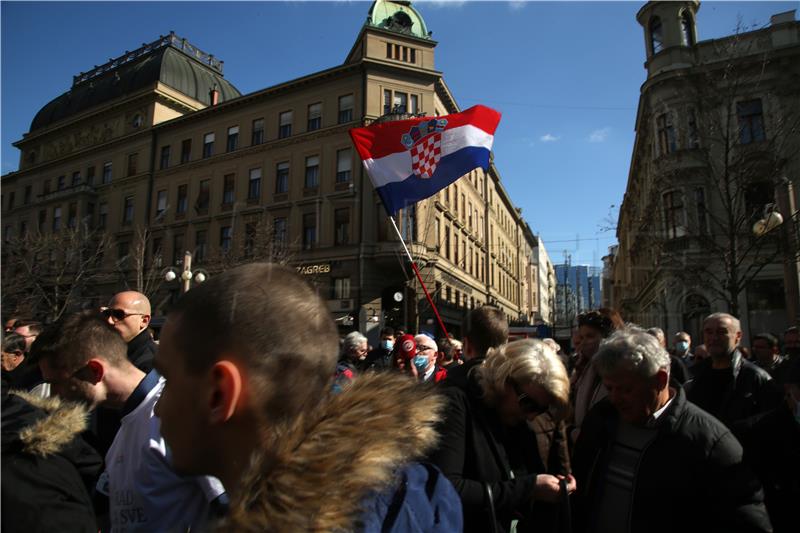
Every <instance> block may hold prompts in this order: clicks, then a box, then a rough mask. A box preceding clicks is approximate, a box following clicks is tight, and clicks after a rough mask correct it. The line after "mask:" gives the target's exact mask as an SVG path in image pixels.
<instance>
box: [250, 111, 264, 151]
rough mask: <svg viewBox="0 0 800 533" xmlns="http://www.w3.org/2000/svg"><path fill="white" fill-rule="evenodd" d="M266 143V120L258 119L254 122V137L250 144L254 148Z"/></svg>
mask: <svg viewBox="0 0 800 533" xmlns="http://www.w3.org/2000/svg"><path fill="white" fill-rule="evenodd" d="M263 142H264V119H263V118H257V119H255V120H254V121H253V135H252V138H251V139H250V144H252V145H253V146H255V145H257V144H261V143H263Z"/></svg>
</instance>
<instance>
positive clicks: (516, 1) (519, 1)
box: [508, 0, 527, 11]
mask: <svg viewBox="0 0 800 533" xmlns="http://www.w3.org/2000/svg"><path fill="white" fill-rule="evenodd" d="M526 3H527V2H526V1H525V0H511V1H510V2H509V3H508V7H509V9H511V11H519V10H520V9H522V8H523V7H525V4H526Z"/></svg>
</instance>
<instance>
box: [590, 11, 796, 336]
mask: <svg viewBox="0 0 800 533" xmlns="http://www.w3.org/2000/svg"><path fill="white" fill-rule="evenodd" d="M699 8H700V3H699V2H697V1H680V2H648V3H647V4H645V5H644V6H643V7H642V9H641V10H640V11H639V13H638V15H637V19H638V21H639V23H640V24H641V25H642V27H643V28H644V36H645V46H646V55H647V61H646V62H645V68H646V70H647V79H646V81H645V82H644V84H643V85H642V87H641V97H640V100H639V107H638V113H637V117H636V139H635V143H634V148H633V156H632V161H631V167H630V173H629V176H628V183H627V188H626V191H625V197H624V200H623V203H622V206H621V209H620V213H619V220H618V225H617V238H618V242H619V244H618V248H616V249H614V250H613V251H612V252H611V253H610V254H609V256H607V257H606V258H604V262H605V263H606V267H607V268H606V270H607V272H608V273H607V276H608V277H610V278H612V279H611V282H612V284H611V286H610V287H609V289H610V290H609V292H610V294H609V296H610V299H611V302H610V303H611V304H612V305H614V306H615V307H617V308H619V309H620V310H621V311H622V313H623V316H624V318H625V319H626V320H629V321H633V322H637V323H640V324H642V325H644V326H660V327H662V328H663V329H664V330H665V331H667V332H668V333H670V334H671V333H674V332H676V331H678V330H686V331H688V332H689V333H691V334H692V335H693V337H694V338H695V339H697V338H698V337H699V335H700V328H701V320H702V318H703V317H704V316H705V315H707V314H709V313H710V312H714V311H727V312H731V313H733V314H736V315H738V316H739V317H740V319H741V320H742V325H743V330H744V331H745V335H747V334H748V332H749V333H757V332H759V331H762V330H763V331H772V332H780V331H782V330H783V328H785V327H786V326H787V325H788V324H789V323H790V322H794V321H795V317H794V316H791V317H790V316H788V315H789V314H794V313H795V312H796V305H797V299H798V296H797V292H796V281H797V274H796V273H797V268H796V267H797V252H796V250H797V247H796V238H797V237H796V235H797V229H796V228H797V227H796V212H792V211H793V210H792V209H786V208H785V206H784V204H785V205H789V202H788V200H789V195H790V194H791V195H793V193H792V192H791V186H792V185H794V186H795V188H796V186H797V184H798V180H800V155H798V154H800V146H798V141H799V140H800V135H798V131H799V130H798V127H800V24H798V22H797V21H795V17H794V11H791V12H788V13H781V14H778V15H775V16H773V17H772V20H771V23H770V24H769V25H768V26H767V27H764V28H759V29H755V28H747V27H742V28H740V29H739V31H736V32H735V33H734V34H733V35H730V36H728V37H725V38H722V39H716V40H710V41H702V42H697V39H696V27H695V14H696V13H697V11H698V9H699ZM787 178H788V179H787ZM779 204H780V206H784V207H779ZM776 209H778V210H781V211H784V212H783V218H784V221H785V222H784V224H783V225H782V226H780V227H779V228H776V229H773V230H772V231H767V232H765V231H763V230H760V229H758V227H756V230H755V231H754V224H757V223H759V221H760V220H763V219H764V218H765V217H770V216H771V215H770V213H771V212H772V211H774V210H776ZM762 229H763V228H762ZM792 268H794V273H795V274H794V282H795V285H794V289H792V286H791V281H792V275H791V271H792ZM609 271H610V272H609ZM787 309H788V310H790V313H787ZM696 342H697V341H696Z"/></svg>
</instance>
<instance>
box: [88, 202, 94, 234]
mask: <svg viewBox="0 0 800 533" xmlns="http://www.w3.org/2000/svg"><path fill="white" fill-rule="evenodd" d="M86 220H88V221H89V227H90V228H91V227H94V226H93V224H94V202H89V203H87V204H86Z"/></svg>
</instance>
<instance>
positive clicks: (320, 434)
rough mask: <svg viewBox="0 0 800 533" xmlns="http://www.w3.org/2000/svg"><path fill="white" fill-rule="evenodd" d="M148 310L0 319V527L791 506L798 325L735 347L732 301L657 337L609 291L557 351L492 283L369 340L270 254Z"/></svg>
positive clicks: (594, 524) (221, 524) (284, 524)
mask: <svg viewBox="0 0 800 533" xmlns="http://www.w3.org/2000/svg"><path fill="white" fill-rule="evenodd" d="M265 280H269V282H270V286H271V287H274V289H273V290H271V291H263V290H260V289H258V288H259V287H262V286H263V285H264V282H265ZM150 314H151V310H150V304H149V302H148V301H147V298H146V297H144V295H142V294H139V293H136V292H132V291H126V292H123V293H119V294H116V295H113V296H112V297H111V299H110V301H109V304H108V306H107V307H103V308H101V309H97V310H90V311H84V312H81V313H75V314H70V315H67V316H65V317H63V318H61V319H59V320H58V321H56V322H55V323H53V324H48V325H46V326H44V325H43V324H42V323H40V322H37V321H34V320H27V319H20V318H11V319H8V320H6V321H5V322H4V326H5V328H4V329H5V334H4V337H3V343H2V378H3V406H2V407H3V429H2V431H3V441H2V442H3V450H2V454H3V457H2V459H3V461H2V469H3V472H2V474H3V476H2V498H3V501H2V504H3V517H2V522H3V530H4V531H6V530H7V531H31V530H53V531H95V532H96V531H98V530H102V531H176V530H180V531H188V530H193V531H194V530H207V529H214V528H216V529H218V530H220V531H228V530H259V531H306V530H313V531H334V530H336V531H339V530H341V531H442V532H444V531H462V530H463V531H467V532H481V533H484V532H510V531H517V532H526V531H531V532H533V531H536V532H541V531H553V532H555V531H576V532H586V533H590V532H598V533H599V532H614V533H616V532H627V531H630V532H640V531H641V532H659V531H664V532H667V531H670V532H672V531H675V530H677V529H682V530H688V531H698V532H700V531H703V532H705V531H719V532H723V531H724V532H731V531H776V532H778V533H780V532H787V531H794V530H795V529H796V526H797V524H798V523H800V520H799V519H800V516H798V510H797V506H796V505H795V502H797V501H800V500H798V497H800V453H798V450H800V332H798V329H797V328H796V327H792V328H789V329H788V330H786V331H785V332H784V333H783V338H782V342H781V341H779V340H778V338H777V337H776V336H774V335H772V334H769V333H761V334H758V335H755V336H753V337H752V338H751V339H750V346H749V350H746V349H745V348H746V347H745V346H742V342H741V340H742V331H741V327H740V324H739V321H738V320H737V318H736V317H734V316H731V315H728V314H725V313H714V314H711V315H710V316H708V317H707V318H706V319H705V321H704V323H703V331H702V339H692V338H691V337H690V336H689V334H687V333H685V332H678V333H677V334H675V335H674V336H673V337H672V339H670V342H668V339H667V338H666V337H665V334H664V332H663V331H662V330H661V329H659V328H657V327H652V328H649V329H646V328H644V327H639V326H637V325H634V324H629V323H625V322H624V320H623V317H621V316H620V315H619V313H617V312H616V311H614V310H610V309H598V310H595V311H591V312H588V313H584V314H582V315H580V316H579V317H578V319H577V324H576V327H575V328H574V333H573V337H572V347H571V349H569V350H565V349H562V347H561V346H560V345H559V344H558V343H556V342H555V341H554V340H553V339H542V340H539V339H524V340H516V341H511V342H509V338H508V323H507V321H506V318H505V316H504V315H503V313H502V312H501V311H500V310H499V309H497V308H494V307H491V306H483V307H480V308H477V309H474V310H472V311H471V312H470V314H469V316H468V323H467V325H466V326H467V327H466V331H465V334H464V336H463V338H462V339H460V340H459V339H455V338H452V337H449V338H444V337H443V338H435V337H434V336H432V335H430V334H428V333H425V332H414V331H408V330H407V329H406V328H390V327H385V328H383V329H381V330H380V335H379V339H378V343H377V344H378V345H377V346H375V347H372V346H370V345H369V342H368V339H367V337H366V336H365V335H363V334H362V333H360V332H358V331H353V332H351V333H348V334H347V335H345V336H344V337H342V338H340V337H339V335H338V333H337V330H336V326H335V325H334V323H333V321H332V320H331V318H330V315H329V313H328V312H327V309H326V307H325V303H324V301H322V300H320V299H319V297H318V296H317V295H316V293H314V291H313V290H312V289H310V288H309V287H308V286H307V285H306V284H305V282H303V281H302V280H301V279H300V278H299V277H297V276H296V275H295V274H294V273H292V272H290V271H289V270H286V269H283V268H281V267H277V266H274V265H267V264H253V265H247V266H244V267H239V268H236V269H232V270H230V271H228V272H226V273H224V274H222V275H220V276H218V277H215V278H213V279H212V280H210V281H209V282H207V283H204V284H203V285H201V286H198V287H196V288H194V289H192V290H191V291H189V292H188V293H187V294H186V295H184V296H183V297H182V298H181V300H180V301H179V302H178V304H177V305H176V307H175V309H173V310H172V311H171V313H170V315H169V317H168V319H167V322H166V325H165V326H164V329H163V331H162V333H161V336H160V340H159V342H158V343H156V342H155V341H154V339H153V335H152V333H151V331H150V329H149V325H150V318H151V316H150ZM643 326H647V325H643ZM693 340H697V341H699V340H702V343H699V344H693Z"/></svg>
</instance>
